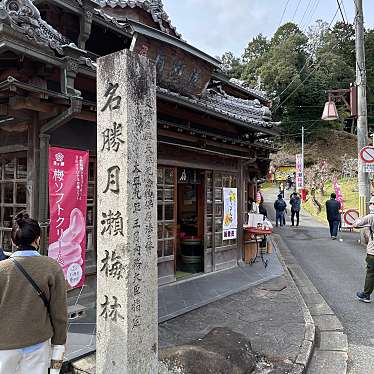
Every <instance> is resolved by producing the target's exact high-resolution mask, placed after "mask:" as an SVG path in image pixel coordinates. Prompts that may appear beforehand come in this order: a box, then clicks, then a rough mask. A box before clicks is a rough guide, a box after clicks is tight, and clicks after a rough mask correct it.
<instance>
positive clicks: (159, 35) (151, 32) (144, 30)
mask: <svg viewBox="0 0 374 374" xmlns="http://www.w3.org/2000/svg"><path fill="white" fill-rule="evenodd" d="M128 22H129V24H130V25H131V26H132V27H133V29H134V31H135V32H137V33H139V34H141V35H144V36H147V37H149V38H152V39H156V40H159V41H162V42H164V43H167V44H169V45H172V46H174V47H177V48H180V49H182V50H184V51H185V52H188V53H189V54H191V55H193V56H196V57H198V58H200V59H202V60H204V61H206V62H208V63H209V64H211V65H213V66H214V67H216V68H220V67H221V62H220V61H219V60H217V59H216V58H214V57H212V56H210V55H208V54H207V53H205V52H203V51H201V50H200V49H198V48H196V47H194V46H192V45H190V44H188V43H186V42H185V41H183V40H181V39H178V38H176V37H175V36H172V35H169V34H166V33H164V32H162V31H160V30H157V29H155V28H153V27H149V26H146V25H143V24H141V23H138V22H135V21H132V20H128Z"/></svg>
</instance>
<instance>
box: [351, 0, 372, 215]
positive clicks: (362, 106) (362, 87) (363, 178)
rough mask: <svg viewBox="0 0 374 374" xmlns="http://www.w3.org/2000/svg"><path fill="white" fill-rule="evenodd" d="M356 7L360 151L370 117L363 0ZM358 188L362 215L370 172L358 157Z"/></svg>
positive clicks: (368, 189) (363, 144)
mask: <svg viewBox="0 0 374 374" xmlns="http://www.w3.org/2000/svg"><path fill="white" fill-rule="evenodd" d="M353 1H354V3H355V8H356V86H357V146H358V153H360V151H361V149H362V148H363V147H365V146H367V144H368V117H367V101H366V66H365V30H364V14H363V7H362V0H353ZM358 190H359V197H360V216H364V215H366V214H367V211H368V205H367V203H368V201H369V199H370V185H369V174H368V173H365V172H364V170H363V162H362V160H361V158H360V156H359V157H358Z"/></svg>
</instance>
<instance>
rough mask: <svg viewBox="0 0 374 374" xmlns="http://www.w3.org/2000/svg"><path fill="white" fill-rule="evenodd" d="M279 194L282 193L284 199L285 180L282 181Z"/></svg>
mask: <svg viewBox="0 0 374 374" xmlns="http://www.w3.org/2000/svg"><path fill="white" fill-rule="evenodd" d="M279 194H280V195H282V198H283V199H284V182H281V183H280V185H279Z"/></svg>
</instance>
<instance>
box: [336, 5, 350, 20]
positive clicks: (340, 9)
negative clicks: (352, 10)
mask: <svg viewBox="0 0 374 374" xmlns="http://www.w3.org/2000/svg"><path fill="white" fill-rule="evenodd" d="M336 2H337V3H338V8H339V11H340V15H341V16H342V19H343V22H344V23H345V24H347V22H346V21H345V18H344V14H343V9H342V7H341V4H340V0H336Z"/></svg>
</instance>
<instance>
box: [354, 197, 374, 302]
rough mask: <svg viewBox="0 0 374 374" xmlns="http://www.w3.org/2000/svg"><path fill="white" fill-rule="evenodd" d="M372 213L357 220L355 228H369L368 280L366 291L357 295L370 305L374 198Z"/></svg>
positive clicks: (373, 280)
mask: <svg viewBox="0 0 374 374" xmlns="http://www.w3.org/2000/svg"><path fill="white" fill-rule="evenodd" d="M369 211H370V213H369V214H368V215H367V216H365V217H362V218H359V219H358V220H356V221H355V222H354V224H353V227H355V228H360V227H366V228H368V230H367V231H368V244H367V246H366V253H367V254H366V278H365V285H364V290H363V291H359V292H357V293H356V296H357V298H358V299H359V300H360V301H363V302H364V303H370V295H371V294H372V293H373V290H374V197H372V198H371V199H370V202H369Z"/></svg>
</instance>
